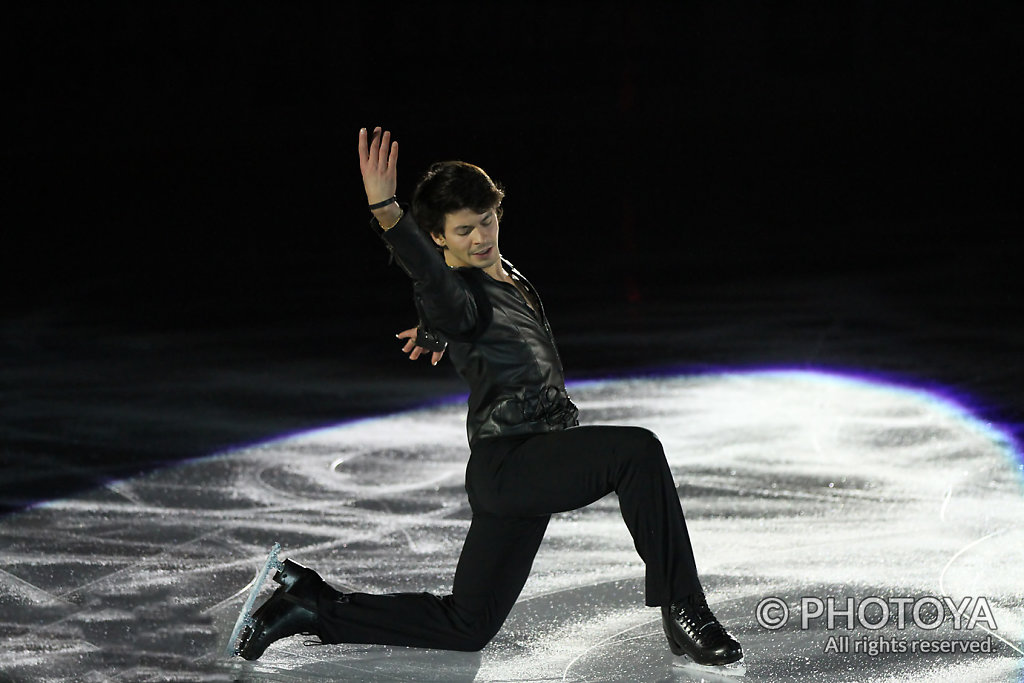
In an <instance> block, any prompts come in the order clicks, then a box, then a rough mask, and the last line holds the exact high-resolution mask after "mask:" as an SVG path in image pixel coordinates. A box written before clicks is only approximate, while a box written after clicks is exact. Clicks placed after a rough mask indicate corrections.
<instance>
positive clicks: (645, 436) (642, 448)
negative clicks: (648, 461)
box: [622, 427, 665, 457]
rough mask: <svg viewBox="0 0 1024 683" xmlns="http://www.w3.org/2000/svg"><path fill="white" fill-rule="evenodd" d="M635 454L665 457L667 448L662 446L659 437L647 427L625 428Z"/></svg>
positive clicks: (630, 446)
mask: <svg viewBox="0 0 1024 683" xmlns="http://www.w3.org/2000/svg"><path fill="white" fill-rule="evenodd" d="M622 429H623V430H625V432H624V433H625V434H626V438H627V440H628V444H629V450H630V451H631V452H633V453H638V454H639V453H644V454H646V455H652V456H656V457H664V455H665V448H664V447H663V446H662V445H661V439H659V438H658V435H657V434H655V433H654V432H652V431H651V430H650V429H647V428H646V427H623V428H622Z"/></svg>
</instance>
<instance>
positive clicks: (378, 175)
mask: <svg viewBox="0 0 1024 683" xmlns="http://www.w3.org/2000/svg"><path fill="white" fill-rule="evenodd" d="M366 137H367V133H366V129H365V128H362V129H360V131H359V171H360V172H361V173H362V174H363V187H364V188H365V189H366V199H367V203H368V204H376V203H377V202H382V201H384V200H385V199H388V198H390V197H393V196H394V194H395V188H396V187H397V186H398V143H397V142H392V141H391V131H389V130H385V131H383V135H382V134H381V127H380V126H377V127H376V128H374V129H373V138H372V139H371V140H370V141H369V143H367V140H366Z"/></svg>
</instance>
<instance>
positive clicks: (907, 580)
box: [0, 372, 1024, 681]
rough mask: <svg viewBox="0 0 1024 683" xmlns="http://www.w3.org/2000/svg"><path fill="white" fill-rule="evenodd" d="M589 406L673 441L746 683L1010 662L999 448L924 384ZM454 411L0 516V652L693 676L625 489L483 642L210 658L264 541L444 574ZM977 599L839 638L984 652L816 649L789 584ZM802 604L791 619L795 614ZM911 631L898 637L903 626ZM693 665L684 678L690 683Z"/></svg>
mask: <svg viewBox="0 0 1024 683" xmlns="http://www.w3.org/2000/svg"><path fill="white" fill-rule="evenodd" d="M570 390H571V392H572V393H573V397H574V399H575V400H576V402H577V404H578V405H579V407H580V409H581V415H580V418H581V422H583V423H585V424H594V423H610V424H640V425H643V426H645V427H648V428H650V429H652V430H653V431H655V432H656V433H657V434H658V435H659V437H660V438H661V440H662V442H663V443H664V445H665V450H666V452H667V454H668V457H669V461H670V464H671V466H672V468H673V472H674V474H675V477H676V481H677V484H678V487H679V492H680V497H681V500H682V502H683V509H684V510H685V512H686V514H687V519H688V523H689V526H690V533H691V536H692V540H693V542H694V548H695V551H696V555H697V562H698V567H699V568H700V570H701V573H702V577H703V581H704V584H705V587H706V588H707V589H708V592H709V595H708V597H709V601H710V602H711V604H712V606H713V607H714V608H715V610H716V613H717V614H718V616H719V617H720V618H721V619H722V621H723V622H724V623H725V624H726V625H727V626H729V628H730V630H732V631H733V632H734V633H735V634H736V635H737V637H738V638H739V639H740V641H741V642H742V643H743V645H744V650H745V653H746V667H747V674H746V680H772V681H776V680H805V679H808V678H817V679H828V680H867V679H871V680H921V681H926V680H939V679H942V680H948V679H950V678H957V679H974V678H981V679H985V680H1016V678H1017V675H1018V672H1019V667H1020V663H1021V661H1022V656H1024V653H1022V649H1024V647H1022V636H1024V584H1022V582H1021V581H1020V580H1019V569H1020V565H1021V564H1022V563H1024V531H1022V530H1021V529H1020V520H1021V519H1022V518H1024V498H1022V496H1021V488H1020V486H1021V482H1020V479H1019V470H1018V469H1017V464H1016V462H1015V460H1014V456H1015V454H1014V452H1013V450H1012V448H1011V446H1010V441H1009V440H1008V439H1006V438H1005V437H1004V436H1003V435H1002V434H1001V433H999V432H998V431H996V430H995V429H993V428H992V427H991V426H989V425H985V424H983V423H981V422H979V421H977V420H976V419H974V418H973V417H972V416H971V415H970V414H968V413H966V412H965V411H964V410H962V409H961V408H959V407H958V406H957V405H956V404H955V403H952V402H949V401H946V400H944V399H941V398H940V397H937V396H935V395H932V394H929V393H926V392H921V391H913V390H906V389H900V388H896V387H892V386H886V385H881V384H878V383H872V382H867V381H862V380H857V379H852V378H843V377H835V376H829V375H825V374H821V373H812V372H760V373H730V374H718V375H704V376H696V377H688V376H683V377H674V378H657V379H631V380H619V381H602V382H586V383H579V384H576V385H573V386H572V387H571V388H570ZM464 419H465V407H464V405H462V404H452V405H444V406H440V407H433V408H429V409H424V410H419V411H412V412H408V413H404V414H400V415H392V416H387V417H382V418H379V419H372V420H363V421H359V422H355V423H351V424H347V425H343V426H339V427H334V428H329V429H321V430H318V431H315V432H310V433H306V434H300V435H295V436H291V437H288V438H285V439H281V440H277V441H273V442H269V443H264V444H261V445H258V446H253V447H251V448H246V449H242V450H239V451H235V452H232V453H226V454H222V455H221V456H219V457H216V458H210V459H207V460H202V461H196V462H192V463H189V464H188V465H185V466H182V467H178V468H175V469H171V470H166V471H163V472H159V473H156V474H154V475H151V476H147V477H143V478H139V479H136V480H132V481H125V482H120V483H118V484H117V485H116V486H111V487H109V488H107V489H105V490H103V491H96V492H93V493H91V494H89V495H86V496H81V497H78V498H74V499H70V500H63V501H57V502H54V503H52V504H49V505H47V506H45V507H42V508H38V509H35V510H32V511H29V512H26V513H24V514H21V515H17V516H14V517H11V518H8V519H6V520H4V522H3V525H2V527H0V528H2V529H3V534H4V537H5V539H6V541H7V543H6V552H5V563H4V568H3V571H2V572H0V591H2V598H0V599H2V604H3V605H4V607H5V609H6V610H7V614H8V617H7V625H6V633H5V635H7V636H9V639H8V643H7V646H6V647H5V652H4V653H2V654H0V671H3V672H8V673H9V674H10V675H11V676H13V677H15V678H16V679H17V678H24V679H34V680H45V679H47V678H52V679H55V680H57V679H61V678H63V677H64V676H67V675H70V674H69V673H68V672H74V671H80V670H81V669H80V667H82V666H85V668H87V669H89V670H91V671H96V672H106V675H115V674H114V672H117V675H123V676H125V677H126V678H128V679H131V680H147V676H148V677H150V678H156V679H159V678H173V677H179V678H192V679H202V678H210V679H218V678H222V677H224V676H231V677H234V678H237V679H239V680H293V679H294V677H296V676H298V677H309V678H315V677H337V678H345V679H348V680H372V679H374V678H375V677H387V678H392V679H409V678H415V679H417V680H474V679H476V680H525V679H530V680H622V679H629V680H690V679H691V678H693V679H694V680H699V675H697V674H693V672H692V671H688V670H687V669H681V668H679V667H674V666H672V664H673V661H672V659H673V658H672V656H671V655H670V654H669V652H668V649H667V647H666V646H665V643H664V636H663V635H662V634H661V625H660V621H659V619H658V613H657V611H656V610H652V609H650V608H646V607H644V606H643V596H642V567H641V564H640V561H639V559H638V558H637V556H636V553H635V551H634V549H633V545H632V541H631V539H630V538H629V535H628V533H627V532H626V529H625V527H624V525H623V524H622V521H621V519H620V517H619V512H618V507H617V504H616V501H615V499H614V497H609V498H606V499H604V500H601V501H599V502H597V503H596V504H594V505H592V506H590V507H588V508H586V509H583V510H580V511H575V512H572V513H567V514H563V515H557V516H556V517H555V519H554V521H553V522H552V524H551V526H550V528H549V532H548V536H547V538H546V539H545V542H544V545H543V546H542V548H541V551H540V554H539V555H538V557H537V561H536V562H535V565H534V572H533V574H532V576H531V578H530V580H529V581H528V583H527V585H526V588H525V590H524V592H523V595H522V597H521V598H520V601H519V603H518V604H517V605H516V607H515V609H514V610H513V612H512V614H511V615H510V618H509V620H508V622H507V623H506V626H505V628H504V629H503V630H502V631H501V632H500V633H499V634H498V636H497V638H496V639H495V640H494V641H493V642H492V643H491V644H490V645H489V646H488V647H487V648H486V649H485V650H484V651H483V652H482V653H479V654H473V655H467V654H466V653H447V652H433V651H415V650H407V649H403V648H384V647H364V646H331V647H324V648H307V647H303V645H302V642H301V641H302V639H301V638H297V639H294V641H293V642H291V641H290V642H287V643H284V644H280V645H277V646H275V647H272V648H271V649H270V650H268V652H267V653H266V655H264V658H263V659H261V660H260V661H259V662H257V663H256V664H247V663H242V662H241V660H234V661H231V662H226V661H224V660H222V659H218V658H217V653H218V652H219V651H220V650H221V649H222V647H223V644H224V642H223V641H224V640H225V639H226V638H227V635H228V632H229V631H230V629H231V625H232V624H233V622H234V618H235V615H236V613H237V610H238V608H239V607H240V604H241V601H242V599H243V598H244V595H243V594H242V587H243V586H245V585H246V584H247V583H248V582H249V581H250V580H251V578H252V573H253V572H254V571H255V569H256V568H257V567H258V565H259V564H261V563H262V561H263V558H264V557H265V554H266V552H267V549H268V548H269V547H270V545H271V544H272V543H273V542H274V541H279V542H280V543H281V544H282V545H283V546H284V551H283V555H284V556H289V557H293V558H294V559H296V560H298V561H301V562H303V563H305V564H309V565H311V566H314V567H316V568H317V569H318V570H320V571H321V573H322V574H324V575H325V576H326V577H327V578H329V579H330V580H331V581H332V582H334V583H336V584H338V585H339V586H349V587H355V588H358V589H360V590H367V591H380V592H394V591H421V590H427V591H432V592H438V593H444V592H447V590H448V589H449V588H450V584H451V578H452V573H453V571H454V568H455V561H456V558H457V556H458V552H459V549H460V547H461V543H462V538H463V535H464V534H465V531H466V528H467V526H468V519H469V510H468V504H467V502H466V499H465V491H464V489H463V474H464V467H465V461H466V457H467V455H468V447H467V446H466V442H465V439H466V437H465V427H464ZM932 595H935V596H950V597H952V598H953V599H954V600H956V601H958V602H959V601H960V600H962V599H963V598H964V597H967V596H974V597H978V596H984V597H986V598H987V600H988V603H989V604H990V605H991V607H992V610H993V616H994V619H995V622H996V623H997V625H998V628H996V629H992V630H991V631H992V632H991V633H989V632H986V631H985V630H983V629H980V628H979V629H975V630H972V631H965V630H960V631H956V630H955V629H953V628H952V627H951V626H950V625H948V624H943V625H942V626H941V628H939V629H937V630H934V631H924V630H921V629H918V628H916V627H910V628H905V629H904V630H898V629H897V628H896V627H895V626H893V625H886V626H884V627H883V628H881V629H879V630H870V629H867V628H865V627H864V626H863V625H860V624H856V625H855V627H854V628H853V629H852V630H849V631H847V630H845V629H844V630H842V632H841V634H842V635H847V636H849V637H850V639H851V641H856V640H858V639H863V638H869V639H879V638H881V639H886V640H892V641H893V642H901V643H906V644H910V643H913V642H917V641H926V640H929V641H931V640H940V641H952V640H962V641H967V640H983V639H984V638H986V637H988V636H990V635H991V636H994V637H995V638H996V640H995V641H994V643H995V647H994V648H993V650H994V651H993V652H992V653H989V654H968V655H964V654H959V655H956V656H953V655H950V654H942V653H931V652H890V653H882V654H876V655H875V656H869V655H868V654H866V653H855V652H850V653H836V652H827V651H826V644H827V643H828V640H829V637H830V636H832V635H836V632H835V631H830V630H829V629H828V628H827V627H826V626H824V625H822V624H820V623H814V624H812V625H811V626H810V627H809V628H808V629H807V630H801V629H800V628H799V626H800V624H799V620H796V621H795V622H792V623H787V624H786V625H785V626H783V627H782V628H780V629H778V630H768V629H766V628H764V627H763V626H761V625H759V623H758V621H757V619H756V616H755V613H756V610H757V605H758V604H759V603H760V602H761V601H762V600H764V599H765V598H768V597H772V596H774V597H778V598H779V599H780V600H781V601H783V602H784V603H785V604H786V605H788V606H789V608H790V609H791V610H798V608H799V605H800V599H801V598H802V597H807V596H813V597H818V598H822V599H825V598H828V597H833V596H834V597H839V598H846V597H854V598H856V599H858V600H863V599H865V598H868V597H869V596H880V597H882V598H883V599H888V598H897V597H901V596H907V597H911V598H922V597H924V596H932ZM795 613H796V612H794V614H795ZM908 647H909V645H908ZM695 676H696V678H694V677H695Z"/></svg>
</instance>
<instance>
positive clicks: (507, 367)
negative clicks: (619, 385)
mask: <svg viewBox="0 0 1024 683" xmlns="http://www.w3.org/2000/svg"><path fill="white" fill-rule="evenodd" d="M370 225H371V227H373V228H374V229H375V230H376V231H377V232H378V233H382V237H383V239H384V241H385V243H386V244H387V245H388V247H389V248H390V249H391V250H392V254H393V255H397V257H398V261H399V265H401V266H402V268H403V269H405V271H406V272H407V273H408V274H409V276H410V277H411V278H412V280H413V291H414V295H415V298H416V308H417V310H418V312H419V313H420V316H421V318H420V321H421V330H422V329H423V328H428V329H432V330H433V331H435V332H438V333H440V334H441V335H443V336H444V337H445V338H446V339H447V340H448V356H449V358H451V361H452V363H453V364H454V365H455V369H456V371H458V373H459V375H461V376H462V378H463V379H465V380H466V382H467V383H468V384H469V415H468V416H467V418H466V432H467V435H468V437H469V443H470V446H472V445H473V444H474V443H475V442H476V441H477V440H479V439H484V438H488V437H494V436H505V435H510V434H531V433H537V432H549V431H554V430H560V429H566V428H568V427H574V426H576V425H578V424H579V422H578V420H577V415H578V411H577V409H576V406H575V405H573V403H572V400H571V399H570V398H569V394H568V393H567V392H566V390H565V376H564V374H563V371H562V360H561V358H560V357H559V355H558V349H557V348H556V347H555V338H554V335H553V334H552V333H551V326H550V324H548V319H547V316H546V315H545V314H544V305H543V304H542V303H541V301H540V296H539V295H538V294H537V290H535V289H534V288H533V286H532V285H530V283H529V282H527V280H526V278H524V277H523V276H522V275H520V274H519V271H517V270H516V269H515V268H514V267H513V266H512V264H511V263H509V262H508V261H505V260H504V259H502V261H503V263H504V267H505V270H506V271H508V272H509V273H510V274H511V275H512V277H513V278H514V279H516V280H517V281H519V282H520V283H521V284H522V285H523V286H524V287H525V288H526V289H527V291H528V292H529V293H530V294H531V295H532V296H533V297H534V299H535V300H536V302H537V307H538V310H537V311H536V312H534V311H533V309H531V308H530V307H529V306H528V305H527V303H526V300H525V299H524V298H523V295H522V294H521V293H520V292H519V290H518V289H516V287H515V286H514V285H512V284H509V283H507V282H499V281H498V280H495V279H494V278H492V277H491V276H490V275H488V274H487V273H485V272H483V270H481V269H479V268H470V267H466V268H450V267H449V266H448V265H447V264H446V263H445V262H444V260H443V259H442V258H440V257H439V255H438V253H437V249H436V247H435V246H434V245H433V244H432V243H431V242H430V240H429V239H428V238H427V236H426V234H424V232H423V231H422V230H420V228H419V227H418V226H417V225H416V221H415V219H413V217H412V214H411V212H410V211H408V210H406V212H405V215H404V216H403V217H402V219H401V220H400V221H399V222H398V224H397V225H396V226H395V227H393V228H391V229H390V230H387V231H386V232H384V231H383V230H382V229H381V227H380V224H379V223H378V222H377V221H376V219H374V220H372V221H371V223H370Z"/></svg>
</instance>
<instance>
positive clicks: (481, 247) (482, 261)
mask: <svg viewBox="0 0 1024 683" xmlns="http://www.w3.org/2000/svg"><path fill="white" fill-rule="evenodd" d="M496 209H497V207H494V208H491V209H488V210H487V211H485V212H484V213H477V212H476V211H475V210H473V209H461V210H459V211H455V212H453V213H448V214H445V217H444V235H432V237H433V238H434V241H435V242H437V244H438V245H439V246H441V247H444V248H445V249H446V251H445V261H446V262H447V263H448V265H449V266H454V267H456V268H463V267H466V266H470V267H472V268H489V267H490V266H493V265H494V264H495V263H497V262H498V259H499V258H501V257H500V256H499V254H498V215H497V212H496Z"/></svg>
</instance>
